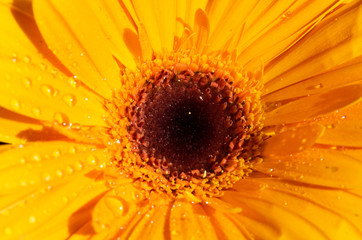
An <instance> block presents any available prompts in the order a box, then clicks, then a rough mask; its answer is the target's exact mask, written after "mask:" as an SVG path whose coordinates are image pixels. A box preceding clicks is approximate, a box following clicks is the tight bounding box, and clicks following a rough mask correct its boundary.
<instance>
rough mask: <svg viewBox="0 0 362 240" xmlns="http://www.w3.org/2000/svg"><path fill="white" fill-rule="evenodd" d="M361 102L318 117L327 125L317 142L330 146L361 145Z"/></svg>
mask: <svg viewBox="0 0 362 240" xmlns="http://www.w3.org/2000/svg"><path fill="white" fill-rule="evenodd" d="M361 112H362V102H361V101H359V102H358V103H356V104H353V105H351V106H348V107H346V108H344V109H341V110H339V111H336V112H333V113H331V114H328V115H326V116H325V117H324V118H322V119H320V120H319V122H320V123H321V124H324V125H325V126H327V128H326V131H325V133H324V134H323V135H322V136H321V137H320V138H319V139H318V140H317V143H321V144H327V145H331V146H344V147H359V148H360V147H362V131H361V130H362V115H361Z"/></svg>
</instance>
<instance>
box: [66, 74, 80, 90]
mask: <svg viewBox="0 0 362 240" xmlns="http://www.w3.org/2000/svg"><path fill="white" fill-rule="evenodd" d="M68 82H69V84H70V85H71V86H72V87H73V88H77V87H78V86H79V83H78V81H77V80H76V77H70V78H69V80H68Z"/></svg>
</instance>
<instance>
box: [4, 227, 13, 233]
mask: <svg viewBox="0 0 362 240" xmlns="http://www.w3.org/2000/svg"><path fill="white" fill-rule="evenodd" d="M12 233H13V230H12V229H11V228H10V227H7V228H5V234H6V235H11V234H12Z"/></svg>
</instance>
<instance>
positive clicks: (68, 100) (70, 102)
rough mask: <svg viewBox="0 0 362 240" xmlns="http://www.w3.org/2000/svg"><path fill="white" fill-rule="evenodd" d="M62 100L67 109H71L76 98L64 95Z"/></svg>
mask: <svg viewBox="0 0 362 240" xmlns="http://www.w3.org/2000/svg"><path fill="white" fill-rule="evenodd" d="M63 100H64V102H65V103H66V104H67V105H68V106H69V107H73V106H74V105H75V104H76V103H77V98H76V97H75V96H74V95H72V94H65V95H64V96H63Z"/></svg>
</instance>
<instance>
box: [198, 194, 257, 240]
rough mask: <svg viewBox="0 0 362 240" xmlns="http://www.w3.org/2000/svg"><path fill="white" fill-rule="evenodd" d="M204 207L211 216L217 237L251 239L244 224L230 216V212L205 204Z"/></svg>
mask: <svg viewBox="0 0 362 240" xmlns="http://www.w3.org/2000/svg"><path fill="white" fill-rule="evenodd" d="M219 201H220V202H223V201H221V200H219ZM224 204H225V205H227V204H228V203H226V202H224ZM204 209H205V211H206V213H207V214H208V216H210V218H211V223H212V224H213V227H214V229H215V232H216V234H217V237H218V239H252V236H251V234H250V233H249V231H248V230H247V229H246V228H245V226H243V225H242V224H240V223H239V222H238V221H235V219H233V218H232V217H230V213H227V212H223V211H222V210H220V209H217V208H215V209H214V208H211V207H208V206H205V207H204Z"/></svg>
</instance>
